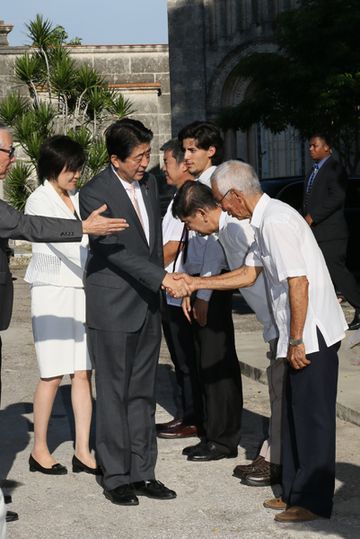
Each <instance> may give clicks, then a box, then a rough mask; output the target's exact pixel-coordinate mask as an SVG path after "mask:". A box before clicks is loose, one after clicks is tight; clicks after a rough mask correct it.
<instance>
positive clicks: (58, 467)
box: [29, 455, 68, 475]
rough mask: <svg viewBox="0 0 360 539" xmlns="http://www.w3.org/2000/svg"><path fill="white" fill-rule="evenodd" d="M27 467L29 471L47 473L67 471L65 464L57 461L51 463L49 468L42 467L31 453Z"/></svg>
mask: <svg viewBox="0 0 360 539" xmlns="http://www.w3.org/2000/svg"><path fill="white" fill-rule="evenodd" d="M29 469H30V472H41V473H44V474H47V475H65V474H67V473H68V472H67V469H66V468H65V466H63V465H62V464H59V463H57V464H53V465H52V466H51V468H44V467H43V466H41V464H39V463H38V462H37V461H36V460H35V459H34V457H33V456H32V455H30V457H29Z"/></svg>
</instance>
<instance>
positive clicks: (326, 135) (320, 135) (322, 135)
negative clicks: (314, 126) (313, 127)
mask: <svg viewBox="0 0 360 539" xmlns="http://www.w3.org/2000/svg"><path fill="white" fill-rule="evenodd" d="M312 138H320V139H322V140H323V141H324V142H325V144H326V145H327V146H329V148H332V146H333V141H332V137H331V135H330V134H329V133H325V132H324V131H314V132H312V133H311V135H310V136H309V140H310V139H312Z"/></svg>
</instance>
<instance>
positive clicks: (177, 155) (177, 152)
mask: <svg viewBox="0 0 360 539" xmlns="http://www.w3.org/2000/svg"><path fill="white" fill-rule="evenodd" d="M160 150H161V151H162V152H171V153H172V156H173V158H174V159H176V162H177V164H178V165H180V163H183V161H184V158H185V153H184V150H183V147H182V145H181V144H180V142H179V140H178V139H177V138H172V139H170V140H168V141H167V142H165V144H163V145H162V146H161V148H160Z"/></svg>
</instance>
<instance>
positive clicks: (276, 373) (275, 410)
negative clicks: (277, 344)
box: [260, 358, 287, 464]
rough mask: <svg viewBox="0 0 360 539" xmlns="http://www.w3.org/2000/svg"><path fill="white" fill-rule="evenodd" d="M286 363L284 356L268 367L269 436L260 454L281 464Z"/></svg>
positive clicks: (269, 460) (270, 460)
mask: <svg viewBox="0 0 360 539" xmlns="http://www.w3.org/2000/svg"><path fill="white" fill-rule="evenodd" d="M286 365H287V363H286V359H284V358H278V359H272V360H271V361H270V365H269V367H268V368H267V369H266V374H267V379H268V387H269V398H270V418H269V437H268V439H267V440H265V441H264V443H263V444H262V446H261V450H260V455H261V456H262V457H264V459H265V460H266V461H267V462H271V463H272V464H281V461H282V455H281V440H282V435H281V430H282V414H283V406H284V386H285V384H284V382H285V373H286V369H287V367H286Z"/></svg>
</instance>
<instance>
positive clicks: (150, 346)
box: [88, 311, 161, 490]
mask: <svg viewBox="0 0 360 539" xmlns="http://www.w3.org/2000/svg"><path fill="white" fill-rule="evenodd" d="M88 339H89V352H90V356H91V360H92V362H93V366H94V368H95V383H96V457H97V460H98V462H99V464H100V465H101V467H102V468H103V471H104V488H105V489H107V490H111V489H114V488H116V487H118V486H120V485H125V484H128V483H134V482H136V481H145V480H149V479H154V477H155V471H154V470H155V464H156V459H157V443H156V429H155V405H156V402H155V379H156V368H157V363H158V358H159V351H160V341H161V325H160V313H156V314H152V313H150V312H149V311H148V314H147V317H146V320H145V322H144V324H143V326H142V327H141V329H140V330H139V331H137V332H135V333H124V332H121V331H103V330H96V329H92V328H89V330H88Z"/></svg>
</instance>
